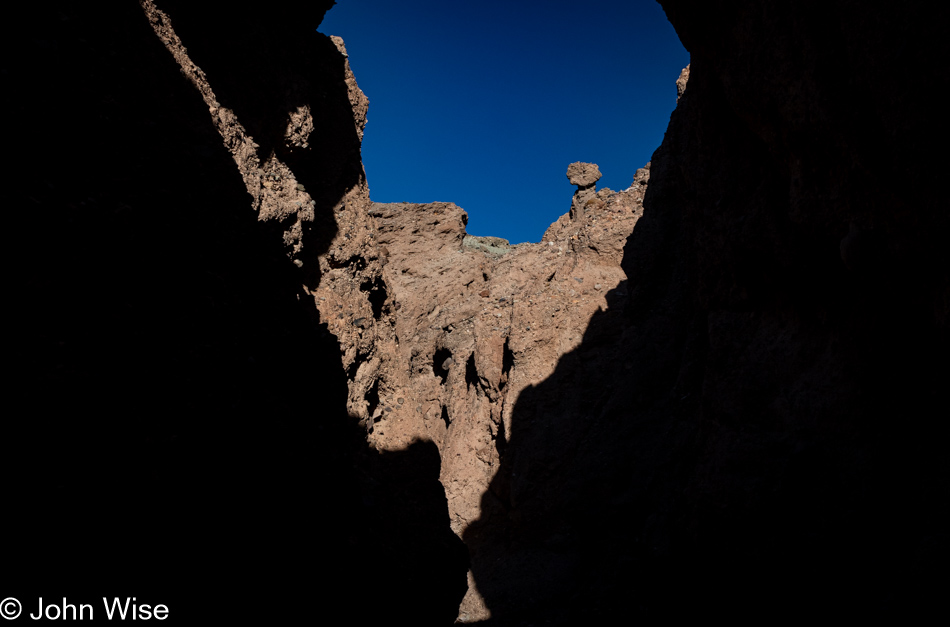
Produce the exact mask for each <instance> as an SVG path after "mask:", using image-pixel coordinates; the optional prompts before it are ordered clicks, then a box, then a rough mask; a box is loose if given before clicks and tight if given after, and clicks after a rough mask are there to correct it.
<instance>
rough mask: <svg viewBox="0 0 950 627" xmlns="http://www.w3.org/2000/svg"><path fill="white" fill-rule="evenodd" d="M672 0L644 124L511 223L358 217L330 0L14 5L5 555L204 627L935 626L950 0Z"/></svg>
mask: <svg viewBox="0 0 950 627" xmlns="http://www.w3.org/2000/svg"><path fill="white" fill-rule="evenodd" d="M661 4H662V5H663V6H664V8H665V10H666V11H667V15H668V16H669V18H670V20H671V22H672V23H673V25H674V26H675V28H676V29H677V32H678V33H679V35H680V37H681V39H682V40H683V42H684V44H685V45H686V47H687V48H688V49H689V51H690V53H691V55H692V57H691V63H690V66H689V68H687V69H686V70H684V72H683V74H682V75H681V76H680V77H679V80H676V77H672V76H671V77H670V82H671V87H670V88H671V93H672V90H673V85H674V81H675V86H676V91H677V94H678V103H677V108H676V110H675V111H674V112H673V114H672V117H671V121H670V126H669V129H668V131H667V133H666V137H665V139H664V142H663V144H662V145H661V146H660V147H659V148H658V150H657V151H656V153H655V154H654V156H653V159H652V160H651V162H650V163H649V164H647V166H646V167H644V168H641V169H639V170H637V171H636V172H635V173H631V177H632V179H633V180H632V184H631V186H630V187H629V188H628V189H626V190H623V191H620V192H615V191H612V190H609V189H601V190H597V189H596V186H595V185H596V181H597V179H598V178H599V177H600V173H599V169H598V168H597V166H595V165H594V164H584V163H575V164H571V165H570V166H569V169H568V176H569V178H571V182H572V183H573V184H575V185H578V191H577V193H576V194H575V196H574V198H573V199H571V198H565V199H564V207H563V211H564V212H565V214H564V215H563V216H561V218H559V219H558V220H557V221H556V222H555V223H554V224H553V225H551V227H550V228H549V229H548V231H547V232H546V233H545V235H544V238H543V239H542V241H541V242H538V243H531V244H520V245H516V246H512V245H510V244H509V243H508V242H506V241H504V240H501V239H500V238H493V237H490V236H473V235H471V234H468V233H467V232H466V230H465V225H466V221H467V216H466V214H465V211H464V210H463V209H462V208H460V207H458V206H456V205H454V204H452V203H451V202H440V203H430V204H412V203H392V204H378V203H374V202H372V200H371V199H370V197H369V192H368V186H367V183H366V180H365V175H364V172H363V168H362V164H361V162H360V154H359V150H360V141H361V139H362V137H363V132H364V126H365V120H366V112H367V106H368V101H367V98H366V96H365V95H364V94H363V93H362V92H361V91H360V89H359V87H358V85H357V82H356V77H354V76H353V74H352V72H351V71H350V68H349V67H348V64H347V59H346V49H345V47H344V45H343V43H342V41H340V40H339V39H336V38H329V37H324V36H323V35H319V34H317V33H315V32H314V28H315V27H316V26H317V25H318V24H319V21H320V19H322V15H323V12H324V11H326V10H327V9H328V8H329V6H330V5H332V3H330V2H293V1H278V2H271V3H269V5H268V7H267V10H261V9H260V7H256V8H254V9H253V10H242V9H240V8H237V7H229V8H228V9H227V10H222V9H220V7H217V6H213V7H212V6H211V5H206V4H205V5H202V3H192V2H178V1H175V0H155V1H154V2H151V1H143V2H141V3H139V4H136V3H124V4H123V7H124V8H121V9H109V10H106V9H104V8H99V9H97V8H91V7H77V6H75V3H66V2H63V3H51V5H50V6H49V7H47V6H45V5H44V7H43V11H46V10H47V9H50V8H52V9H55V10H53V11H52V12H46V13H44V12H43V11H40V12H38V15H37V16H36V19H35V20H24V21H23V22H22V24H21V26H22V29H21V32H20V33H18V37H20V38H21V39H22V40H23V41H24V42H26V43H25V44H24V45H23V46H20V45H19V43H18V42H17V46H15V48H16V50H17V52H16V54H15V55H14V54H12V53H11V54H10V55H7V57H6V58H8V59H14V58H16V59H20V58H23V55H24V51H25V52H26V53H27V58H29V59H32V60H33V61H35V62H36V64H35V66H32V65H28V64H17V65H15V66H14V65H10V64H8V66H5V67H4V76H5V77H8V79H9V80H10V81H11V83H12V84H13V85H14V86H15V87H17V89H11V90H10V93H11V94H15V97H13V98H11V99H8V101H5V102H4V106H5V107H7V106H9V111H8V112H7V113H8V115H7V119H9V120H12V121H13V123H12V124H11V126H12V128H13V129H14V135H13V140H12V141H11V144H10V145H11V146H13V147H14V149H15V150H13V151H11V152H14V153H15V154H16V155H18V156H17V163H18V165H16V166H15V168H16V169H15V174H16V176H15V177H14V178H15V180H16V181H17V185H15V186H11V191H12V194H13V199H12V201H11V204H10V207H11V208H10V210H9V211H8V215H9V216H10V219H11V220H12V221H13V222H12V224H11V225H10V232H11V233H17V234H27V235H25V236H23V237H19V238H18V240H19V241H17V242H16V245H14V246H13V247H12V248H11V249H10V251H11V254H12V255H13V261H12V262H11V263H10V264H8V267H10V268H17V272H16V277H15V278H14V280H12V281H11V282H10V284H11V285H13V287H14V296H15V298H13V299H11V302H13V303H16V306H15V307H14V308H13V309H14V313H15V317H16V324H15V325H14V326H13V327H12V328H15V329H16V330H17V335H16V337H15V339H14V342H13V346H12V349H11V351H10V352H9V355H10V357H11V360H12V362H13V363H15V364H17V373H16V374H15V375H14V378H13V379H12V380H11V384H10V403H9V406H10V407H29V408H30V409H29V411H28V412H26V413H23V414H22V415H16V416H13V417H11V418H10V419H9V422H10V424H11V425H12V429H11V430H10V433H9V438H10V440H9V441H10V442H11V444H10V446H9V448H8V450H9V451H10V454H8V455H5V456H4V462H5V464H6V465H5V467H4V473H5V474H4V476H5V477H9V478H10V483H11V484H12V485H13V486H14V496H15V498H13V499H12V500H11V501H10V502H12V503H16V504H18V506H20V507H22V515H18V516H16V517H13V518H11V520H12V521H13V522H12V523H11V524H12V525H13V526H14V528H13V531H12V533H13V535H15V536H16V537H18V538H23V539H24V541H23V543H22V546H23V547H26V548H25V550H22V551H21V550H19V549H16V550H13V551H12V552H11V553H9V554H8V555H7V556H6V557H5V559H7V560H8V561H7V562H6V563H7V564H8V565H9V568H8V570H10V572H16V573H18V577H19V579H20V581H21V582H23V584H24V585H27V586H34V587H36V588H37V590H38V592H42V593H45V594H47V595H48V594H50V592H49V590H52V589H54V588H49V587H43V586H47V585H53V584H55V586H54V587H55V589H56V590H60V589H65V590H67V591H68V590H69V586H71V585H73V583H74V582H76V581H80V580H81V581H82V582H83V585H84V586H85V587H86V588H88V589H89V592H90V593H91V594H93V596H94V597H95V596H101V595H102V594H109V593H110V592H109V591H107V590H106V589H105V587H108V586H113V587H114V586H118V585H121V586H138V587H137V588H136V589H135V592H134V593H135V594H138V595H140V597H142V596H145V595H148V594H152V593H153V592H154V593H155V594H156V596H160V597H161V598H156V599H154V600H153V602H155V603H167V604H168V605H169V607H170V609H171V612H172V613H173V615H174V613H175V612H176V611H177V612H182V613H184V614H187V615H188V617H189V619H190V618H192V617H195V618H196V619H197V620H200V621H202V622H206V623H213V622H220V618H221V617H222V616H224V615H227V616H228V617H231V616H233V617H234V618H237V617H241V618H246V617H247V616H248V615H250V616H252V617H254V618H257V619H260V620H258V622H261V623H266V622H273V621H274V619H275V618H276V619H278V622H280V620H283V619H286V620H285V622H294V621H296V622H300V621H301V620H312V619H313V618H314V617H317V618H320V617H322V616H323V613H325V614H326V615H327V616H331V615H335V614H336V613H338V612H339V611H340V610H342V611H344V612H346V613H347V614H346V615H347V616H348V619H347V622H348V623H351V624H373V625H377V624H382V622H383V621H389V622H394V623H395V622H401V621H403V619H405V620H407V621H410V622H412V623H413V624H420V625H449V624H452V623H453V621H455V620H456V619H458V620H459V621H460V622H466V623H479V622H483V623H484V624H486V625H487V624H491V625H525V624H547V625H579V624H621V623H620V621H626V620H628V619H638V620H646V621H648V622H649V621H650V620H651V619H652V620H653V621H654V622H659V621H668V620H669V619H670V618H678V617H679V618H695V617H699V616H701V617H704V618H706V617H710V616H716V617H737V618H753V617H754V618H757V619H760V618H763V617H765V618H772V617H778V616H783V617H784V616H789V615H801V616H808V617H811V616H814V615H818V614H821V615H826V614H827V613H828V612H832V613H840V614H843V613H848V614H852V615H854V614H857V615H874V616H881V615H889V616H893V617H895V618H901V617H902V615H904V614H907V613H911V612H912V611H915V610H920V611H927V610H931V609H935V608H934V605H935V604H936V603H937V601H938V600H939V599H941V598H942V596H941V594H940V593H941V592H942V588H943V587H942V586H941V581H940V579H939V578H931V577H930V576H929V573H932V572H939V569H940V568H942V566H941V565H942V564H944V563H945V562H946V558H947V544H948V543H947V533H946V529H948V528H950V520H948V514H947V503H948V486H947V481H948V479H947V478H948V477H950V472H948V470H950V469H948V468H947V462H946V461H945V460H946V459H947V457H946V456H945V455H943V454H942V450H941V447H942V444H943V442H945V441H946V438H944V437H942V436H944V432H945V429H944V427H943V426H942V425H943V422H942V421H941V420H940V418H942V416H943V415H944V414H946V413H947V412H946V406H947V403H946V400H945V398H944V395H943V391H944V389H945V387H946V383H945V382H946V381H948V380H950V376H948V375H950V372H948V367H947V365H946V364H947V362H946V360H945V359H944V355H946V353H947V348H948V346H947V337H948V334H947V323H948V314H950V304H948V303H950V277H948V268H950V259H948V253H947V251H948V250H950V249H948V248H947V246H946V245H945V242H946V241H947V239H948V235H950V234H948V212H947V211H946V207H945V201H944V200H943V194H942V189H941V184H942V180H943V176H944V174H943V173H944V172H945V170H946V159H945V158H943V157H940V156H939V155H941V154H942V147H943V146H944V145H945V144H946V139H947V122H946V116H945V115H944V114H943V111H942V108H940V107H941V106H942V105H941V104H940V103H941V101H940V99H939V98H937V97H935V96H934V94H938V93H940V89H939V86H940V85H946V83H947V82H948V81H947V78H948V77H947V71H948V70H947V68H946V64H942V63H940V62H939V60H940V59H944V58H946V52H947V51H946V49H945V48H946V38H945V37H944V36H943V32H942V29H943V28H944V26H945V24H946V23H947V17H948V16H947V12H948V9H946V8H941V7H936V8H934V7H933V6H931V4H930V3H928V4H927V5H925V4H924V3H922V2H917V1H914V0H911V1H910V2H904V3H902V4H900V5H899V6H895V5H884V4H883V3H878V2H873V3H870V4H869V3H860V4H859V3H853V2H845V1H842V0H838V1H835V2H830V3H829V2H821V3H819V2H805V3H785V2H779V1H766V2H761V1H760V2H753V1H752V0H748V1H740V0H730V1H726V0H723V1H721V2H712V3H710V2H698V1H689V0H680V1H677V0H662V1H661ZM199 5H201V6H199ZM39 13H43V14H42V15H40V14H39ZM51 15H54V16H55V20H52V18H50V17H49V16H51ZM24 46H25V47H24ZM921 86H924V87H925V89H923V91H921ZM53 120H55V123H53V122H51V121H53ZM67 147H68V148H69V149H67ZM21 150H22V151H24V152H22V154H21V153H20V152H18V151H21ZM935 155H936V156H935ZM21 170H22V172H21ZM581 195H582V196H583V197H582V198H581ZM446 200H449V201H450V200H451V199H446ZM462 540H464V543H465V545H464V546H463V545H462ZM143 551H144V553H145V554H148V555H151V556H152V557H150V558H149V559H144V558H143V559H142V560H139V561H134V560H132V559H131V558H129V555H136V556H138V555H142V554H143ZM90 563H97V564H98V563H107V564H115V565H117V566H116V568H115V569H114V572H113V573H112V574H111V575H109V574H104V575H95V574H94V573H91V572H89V571H88V568H87V565H88V564H90ZM119 566H121V568H120V567H119ZM100 588H102V589H100ZM140 589H141V591H139V590H140ZM208 594H212V595H213V596H214V598H216V599H220V600H221V601H222V602H219V603H217V604H215V605H214V606H210V605H206V604H204V603H203V602H202V599H203V598H205V597H203V596H202V595H208ZM161 595H164V596H161ZM275 599H277V600H275ZM249 600H250V602H248V601H249ZM317 607H319V610H318V609H315V608H317ZM179 608H181V609H179ZM936 609H942V608H936ZM221 612H225V614H221ZM488 621H490V622H488Z"/></svg>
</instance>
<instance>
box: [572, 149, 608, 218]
mask: <svg viewBox="0 0 950 627" xmlns="http://www.w3.org/2000/svg"><path fill="white" fill-rule="evenodd" d="M600 177H601V174H600V168H598V167H597V164H596V163H582V162H580V161H577V162H575V163H572V164H571V165H569V166H567V180H569V181H570V182H571V185H577V191H575V192H574V199H573V201H572V202H571V217H572V218H575V219H578V218H581V217H583V215H584V210H585V208H586V206H587V203H588V202H590V201H591V200H592V199H593V197H594V191H595V190H594V184H595V183H597V181H599V180H600Z"/></svg>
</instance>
